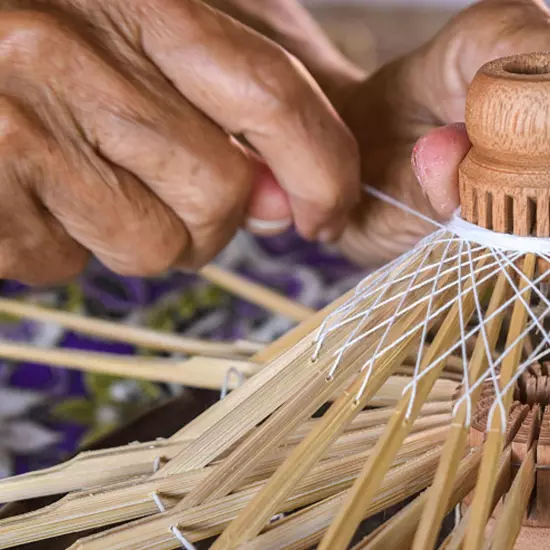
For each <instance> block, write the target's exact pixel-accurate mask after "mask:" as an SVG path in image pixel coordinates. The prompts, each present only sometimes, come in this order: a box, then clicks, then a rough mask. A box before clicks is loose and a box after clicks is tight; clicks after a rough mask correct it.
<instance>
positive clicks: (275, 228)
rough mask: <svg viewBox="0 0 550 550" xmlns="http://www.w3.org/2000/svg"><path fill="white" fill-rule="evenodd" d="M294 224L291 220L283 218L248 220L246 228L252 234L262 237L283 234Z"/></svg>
mask: <svg viewBox="0 0 550 550" xmlns="http://www.w3.org/2000/svg"><path fill="white" fill-rule="evenodd" d="M291 224H292V219H291V218H283V219H282V220H261V219H259V218H248V219H247V220H246V228H247V229H248V230H249V231H251V232H252V233H258V234H262V235H267V234H274V233H282V232H283V231H285V230H286V229H288V228H289V227H290V225H291Z"/></svg>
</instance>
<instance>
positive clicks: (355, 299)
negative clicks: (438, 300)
mask: <svg viewBox="0 0 550 550" xmlns="http://www.w3.org/2000/svg"><path fill="white" fill-rule="evenodd" d="M365 189H366V191H367V192H368V193H370V194H371V195H373V196H375V197H377V198H378V199H380V200H383V201H384V202H387V203H389V204H392V205H393V206H396V207H398V208H400V209H401V210H403V211H405V212H407V213H409V214H412V215H415V216H417V217H418V218H420V219H422V220H424V221H427V222H430V223H432V224H433V225H435V226H436V227H438V228H439V230H436V231H435V232H434V233H432V234H431V235H429V236H428V237H426V238H425V239H423V240H422V241H421V242H420V243H419V244H418V245H417V246H416V247H415V248H414V249H413V250H411V251H409V252H408V253H406V254H404V255H403V256H401V257H400V258H398V259H396V260H394V261H393V262H391V263H390V264H388V265H387V266H385V267H383V268H381V269H379V270H377V271H376V272H375V273H374V274H371V275H370V276H369V277H366V278H365V279H364V280H363V281H361V283H360V284H359V285H357V287H356V290H355V292H354V295H353V296H352V297H351V298H350V299H349V300H348V301H346V303H345V304H343V305H342V306H340V307H339V308H336V309H335V310H334V311H333V312H332V313H331V314H330V315H328V316H327V317H326V318H325V320H324V321H323V323H322V324H321V326H320V327H319V331H318V333H317V337H316V339H315V350H314V352H313V356H312V360H315V359H317V358H318V356H319V353H320V350H321V348H322V346H323V344H324V341H325V339H326V338H327V336H328V335H329V334H331V333H333V332H335V331H337V330H339V329H341V328H343V327H345V326H346V325H349V324H350V323H354V324H355V326H354V328H353V330H351V331H350V333H349V335H348V336H347V338H346V340H345V341H344V343H343V344H342V345H340V347H339V348H337V349H336V350H335V351H334V352H333V353H334V355H335V357H336V359H335V361H334V363H333V365H332V368H331V370H330V371H329V379H331V378H332V377H333V376H334V374H335V371H336V369H337V368H338V366H339V364H340V363H341V360H342V357H343V355H344V353H346V351H347V350H349V349H350V348H351V347H353V346H355V345H356V344H357V343H358V342H360V341H361V340H364V339H365V338H367V337H369V336H371V335H373V334H375V333H376V332H378V331H380V336H379V337H377V340H376V344H377V345H376V348H375V349H374V352H373V353H372V355H371V357H370V359H369V360H368V361H367V362H366V363H365V365H363V367H362V369H361V370H365V369H366V370H367V373H366V376H365V377H364V380H363V382H362V385H361V391H360V392H358V395H357V396H356V397H355V400H356V403H357V401H359V400H360V398H361V396H362V395H363V393H364V391H365V389H366V387H367V386H368V382H369V378H370V376H371V373H372V369H373V365H374V364H375V362H376V361H377V360H378V359H379V358H380V357H381V356H383V355H384V354H386V353H388V352H389V351H390V350H391V349H393V348H395V347H396V346H398V345H399V344H400V343H401V342H403V341H404V340H405V339H407V338H410V337H411V336H414V335H415V334H417V333H421V338H420V345H419V349H418V350H417V358H416V363H415V367H414V372H413V376H412V379H411V381H410V382H409V383H408V384H407V385H406V387H405V389H404V390H403V391H404V393H405V392H410V399H409V405H408V409H407V417H409V415H410V414H411V412H412V410H413V407H414V403H415V400H416V395H417V394H416V392H417V387H418V383H419V382H420V380H421V379H422V378H423V377H425V376H427V375H428V373H430V372H431V371H433V369H434V368H436V367H437V366H440V365H441V362H442V361H444V360H445V359H446V358H447V357H449V356H450V355H451V354H453V353H454V352H455V351H456V350H457V349H460V354H461V357H462V371H463V383H464V392H463V395H462V396H461V397H460V399H458V400H457V402H456V403H455V406H454V408H453V415H456V413H457V412H458V409H459V407H460V406H462V404H464V402H465V401H466V415H465V417H466V418H465V425H466V426H469V425H470V423H471V418H472V394H473V392H474V391H475V390H476V389H477V388H479V386H480V385H481V384H483V383H484V381H485V380H486V379H487V378H488V377H490V379H491V381H492V384H493V386H494V387H495V401H494V403H493V406H492V408H491V412H490V414H491V415H492V414H494V412H495V411H496V410H499V412H500V414H501V415H502V417H503V420H505V418H504V417H505V416H506V407H505V405H504V396H505V395H506V394H507V392H508V391H509V390H510V389H511V387H512V385H513V384H514V383H515V382H516V381H517V379H518V378H519V376H520V375H521V372H523V370H524V369H525V368H527V366H529V364H530V362H532V361H533V360H534V359H533V357H536V356H537V354H538V355H540V356H541V357H544V356H545V355H548V354H549V353H550V352H549V350H548V347H549V346H550V335H548V333H547V332H546V331H545V329H544V326H543V324H542V323H541V321H540V319H543V318H544V316H546V315H547V314H548V311H550V300H548V299H547V298H546V296H545V295H544V293H543V292H542V291H541V290H540V289H539V287H538V285H539V284H540V283H541V281H543V280H544V279H545V278H546V277H547V274H548V272H550V269H549V270H548V271H547V273H545V274H541V275H540V276H538V277H537V278H536V279H535V280H533V281H531V280H530V279H529V278H528V277H527V276H526V275H525V274H524V273H523V272H522V271H521V270H520V269H518V268H517V266H516V264H515V263H516V261H517V260H518V259H519V258H521V257H522V256H524V255H525V254H526V253H533V254H536V255H537V256H538V257H541V258H543V259H546V260H547V261H549V262H550V259H548V258H547V256H546V255H547V254H548V257H549V258H550V239H546V238H544V239H543V238H538V237H519V236H516V235H509V234H505V233H496V232H494V231H490V230H487V229H483V228H480V227H478V226H476V225H474V224H470V223H468V222H466V221H465V220H462V219H461V218H460V217H459V215H458V213H455V215H454V216H453V218H452V219H451V221H450V222H449V223H448V224H446V225H442V224H441V223H439V222H437V221H435V220H432V219H430V218H429V217H427V216H425V215H424V214H421V213H420V212H417V211H415V210H414V209H413V208H411V207H409V206H408V205H405V204H403V203H401V202H399V201H397V200H396V199H394V198H393V197H390V196H388V195H386V194H385V193H383V192H381V191H379V190H377V189H374V188H372V187H370V186H365ZM472 243H474V244H473V246H472ZM444 244H446V247H445V249H444V252H443V254H442V256H441V258H438V259H437V260H436V261H435V262H428V261H427V260H428V258H429V257H430V253H431V251H432V250H433V249H434V247H435V246H436V245H439V246H442V245H444ZM453 245H456V246H457V249H458V252H456V250H455V251H453V252H452V253H449V252H450V247H451V246H453ZM474 257H475V262H474ZM481 260H485V261H484V262H482V261H481ZM412 262H415V269H410V270H409V272H406V273H404V270H405V268H407V267H410V266H411V263H412ZM464 262H465V263H466V265H467V266H468V268H469V269H468V271H469V272H465V273H463V271H462V266H463V263H464ZM474 263H475V264H476V265H474ZM436 267H437V271H436V272H435V274H434V275H432V272H433V271H435V268H436ZM509 270H514V271H515V273H516V274H517V276H518V277H519V278H520V279H522V280H523V281H524V282H525V284H523V287H524V288H523V289H520V287H519V286H518V285H516V284H515V283H514V278H513V277H512V276H511V275H510V272H509ZM502 272H504V276H505V277H506V279H507V283H508V285H509V286H510V288H511V289H512V294H513V295H512V297H511V298H509V299H506V300H505V301H504V303H503V304H501V305H500V306H499V307H497V308H495V311H493V312H492V313H491V314H490V315H484V306H482V304H481V298H480V289H481V288H482V285H483V284H484V283H486V282H487V281H489V280H490V279H492V278H494V277H495V276H496V275H498V274H499V273H502ZM419 274H422V275H424V276H423V277H422V280H420V281H419V280H418V276H419ZM443 276H446V277H447V276H451V277H452V280H451V282H449V283H446V284H444V285H442V286H441V288H438V283H439V282H440V281H441V280H442V277H443ZM466 282H468V283H469V284H466ZM430 286H431V291H430V290H428V288H430ZM398 288H399V290H398ZM455 288H456V293H455V294H454V295H453V297H452V298H451V299H450V300H448V301H447V303H445V304H443V305H441V306H440V307H438V308H437V310H436V311H432V309H433V303H434V298H435V297H436V296H439V295H442V293H445V292H448V291H449V290H453V289H455ZM389 289H393V290H394V292H393V293H388V290H389ZM419 291H420V292H419ZM413 293H414V297H415V299H414V300H409V302H411V301H412V302H413V303H407V301H406V300H407V298H408V297H411V296H413ZM470 293H472V297H473V300H474V304H475V313H476V315H477V323H476V324H475V325H474V326H473V327H472V328H469V327H468V326H467V319H466V318H465V317H464V311H463V300H464V299H465V298H466V297H467V296H468V294H470ZM526 294H532V295H533V296H536V297H538V298H539V300H540V302H541V303H542V304H544V305H545V306H547V308H548V309H547V310H546V311H545V312H544V313H543V314H542V315H541V316H540V317H538V316H537V315H536V314H535V312H534V311H533V310H532V308H531V307H530V303H529V299H528V298H527V296H526ZM418 295H420V297H418ZM367 300H369V302H370V303H369V305H368V307H366V308H365V309H364V310H363V311H361V303H367ZM456 300H458V315H459V319H458V321H459V329H460V338H459V340H458V342H457V343H455V344H453V345H452V346H449V348H448V349H446V350H445V351H444V352H442V353H441V354H439V356H438V357H437V358H435V359H433V360H432V361H431V363H430V364H429V365H428V366H427V367H425V368H423V369H422V370H420V369H421V365H422V358H423V355H424V351H425V344H426V339H427V336H428V327H429V325H430V323H431V321H433V320H435V319H437V318H439V317H440V316H441V315H442V314H444V313H445V312H446V311H447V310H449V309H450V308H451V307H452V306H453V304H454V303H455V301H456ZM517 300H519V301H520V303H521V304H522V305H523V306H524V307H525V308H526V310H527V311H528V314H529V318H530V319H531V322H529V323H527V327H526V328H525V330H523V331H522V334H521V335H520V336H519V337H518V338H516V339H515V340H514V342H513V343H511V344H508V346H507V347H506V349H504V350H503V352H502V353H500V355H499V357H498V358H497V359H494V358H493V354H492V350H491V347H490V345H489V339H488V335H487V330H486V327H487V325H488V323H489V322H490V321H491V320H492V319H494V318H495V317H496V316H497V315H500V314H501V313H502V312H503V311H504V310H505V309H506V308H509V307H511V305H512V304H513V303H514V302H516V301H517ZM425 302H427V304H425V306H424V307H425V308H426V313H425V316H424V318H423V319H422V320H421V321H420V322H416V323H415V324H414V326H413V327H407V328H406V330H404V333H403V334H401V335H400V336H399V337H398V338H395V339H394V341H392V342H390V343H386V339H387V336H388V334H390V329H391V328H392V327H393V326H395V324H396V321H397V320H398V319H402V318H403V317H404V315H406V314H407V312H409V311H411V310H414V309H415V308H418V307H419V306H420V305H421V304H424V303H425ZM392 303H396V304H397V306H396V307H395V309H394V311H393V314H392V315H391V316H389V317H388V316H384V320H378V319H377V322H376V323H371V325H370V326H369V325H367V323H368V321H369V320H372V319H373V316H374V314H375V313H377V312H379V311H382V308H384V307H387V306H388V305H389V304H392ZM350 328H351V327H350ZM365 329H367V330H365ZM533 329H538V330H539V331H540V332H541V333H542V334H543V339H542V342H541V343H540V344H539V345H538V346H537V347H536V349H535V350H533V352H532V353H531V354H530V356H529V358H527V360H526V361H524V362H523V363H522V365H520V367H518V369H517V370H516V372H515V373H514V375H513V377H512V380H511V381H510V382H509V383H508V384H507V385H506V387H505V388H502V389H501V388H500V384H499V373H498V367H499V365H500V364H501V363H502V361H503V360H504V359H505V358H506V357H507V356H508V355H509V354H510V353H511V351H512V350H513V349H514V347H515V346H516V345H518V344H519V343H520V342H521V341H522V340H523V339H524V338H525V337H526V335H527V334H529V331H532V330H533ZM476 335H478V337H480V338H481V339H482V343H483V346H484V348H485V353H486V358H487V369H486V371H485V372H484V373H482V374H480V376H479V377H478V379H477V380H470V377H469V373H468V362H469V360H468V355H467V348H466V342H467V341H468V340H469V339H470V338H471V337H472V336H476ZM502 424H503V426H504V425H505V422H503V423H502Z"/></svg>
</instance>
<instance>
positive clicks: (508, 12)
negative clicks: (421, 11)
mask: <svg viewBox="0 0 550 550" xmlns="http://www.w3.org/2000/svg"><path fill="white" fill-rule="evenodd" d="M549 21H550V16H549V11H548V9H547V8H546V7H545V5H544V3H543V2H542V1H540V2H538V1H536V0H483V1H481V2H478V3H477V4H474V5H473V6H472V7H470V8H469V9H466V10H464V11H463V12H462V13H460V14H459V15H458V16H456V17H455V18H454V19H453V20H451V21H450V22H449V24H448V25H447V26H446V27H445V28H444V29H443V30H442V31H441V32H440V33H439V34H438V35H437V36H436V37H435V38H434V39H433V40H432V41H430V42H429V43H428V44H426V45H425V46H424V47H422V48H420V49H419V50H417V51H415V52H412V53H410V54H409V55H407V56H406V57H404V58H402V59H399V60H397V61H395V62H393V63H390V64H388V65H387V66H385V67H382V68H381V69H380V70H379V71H377V72H376V73H375V74H373V75H372V76H371V77H370V78H368V79H367V80H366V81H364V82H363V83H361V84H359V85H352V86H350V87H349V89H348V92H347V94H348V95H347V97H346V98H343V99H342V100H341V101H342V102H344V101H345V107H344V108H343V109H342V110H341V112H342V113H343V116H344V119H345V120H346V121H347V123H348V124H349V126H350V127H351V129H352V130H353V132H354V134H355V136H356V137H357V139H358V141H359V145H360V149H361V156H362V175H363V180H364V181H365V182H366V183H369V184H371V185H373V186H376V187H378V188H380V189H382V190H383V191H385V192H386V193H387V194H390V195H392V196H394V197H396V198H398V199H400V200H401V201H403V202H405V203H407V204H409V205H410V206H413V207H414V208H415V209H417V210H420V211H421V212H423V213H425V214H428V215H430V216H431V217H434V218H436V219H440V220H444V219H447V218H448V217H449V216H450V215H451V214H452V213H453V211H454V210H455V209H456V208H457V206H458V200H459V197H458V165H459V164H460V162H461V161H462V159H463V158H464V156H465V155H466V154H467V152H468V150H469V148H470V142H469V140H468V136H467V133H466V131H465V129H464V125H463V124H461V122H462V121H463V120H464V107H465V101H466V92H467V89H468V85H469V83H470V82H471V80H472V78H473V77H474V75H475V73H476V72H477V70H478V69H479V68H480V67H481V65H483V64H484V63H485V62H487V61H489V60H491V59H494V58H498V57H504V56H507V55H512V54H516V53H526V52H533V51H543V50H549V49H550V22H549ZM420 136H424V137H422V138H421V139H420V140H419V141H418V142H417V143H416V146H415V147H414V145H415V142H416V141H417V140H418V138H419V137H420ZM413 147H414V153H413V156H412V158H413V165H414V167H415V170H414V171H415V172H416V176H417V177H415V175H414V173H413V169H412V168H411V162H410V158H411V151H412V150H413ZM417 179H418V180H419V181H420V183H421V185H418V183H417ZM433 229H434V228H433V226H431V225H429V224H427V223H425V222H422V221H419V220H418V219H417V218H414V217H412V216H409V215H407V214H403V213H402V212H401V211H400V210H397V209H395V208H394V207H391V206H387V205H386V204H384V203H380V202H379V201H377V200H374V199H372V198H370V197H368V196H365V197H364V200H363V201H362V202H361V204H360V205H359V207H358V208H356V210H355V212H354V216H353V222H352V223H351V224H350V226H349V227H348V229H347V231H346V232H345V235H344V238H343V239H342V241H341V246H342V248H343V249H344V251H345V252H346V253H347V254H348V255H349V256H350V257H351V258H352V259H354V260H356V261H358V262H362V263H363V264H367V265H374V264H377V263H380V262H381V261H384V260H388V259H391V258H393V257H394V256H396V255H398V254H399V253H402V252H404V251H405V250H407V249H409V248H410V247H411V246H413V245H414V243H415V242H416V241H417V240H418V239H419V238H421V237H422V236H424V235H425V234H427V233H428V232H430V231H432V230H433Z"/></svg>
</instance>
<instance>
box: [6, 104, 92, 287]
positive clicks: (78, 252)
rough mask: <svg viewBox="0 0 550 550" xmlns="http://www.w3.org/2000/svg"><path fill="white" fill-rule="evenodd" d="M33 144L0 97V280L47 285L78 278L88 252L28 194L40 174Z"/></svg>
mask: <svg viewBox="0 0 550 550" xmlns="http://www.w3.org/2000/svg"><path fill="white" fill-rule="evenodd" d="M39 139H40V134H39V132H38V131H37V128H36V125H35V124H34V123H33V121H32V120H31V119H30V118H29V117H28V116H27V114H26V113H25V112H24V111H23V110H22V109H21V108H20V106H18V105H16V104H14V103H13V101H10V100H8V99H6V98H5V97H2V96H0V278H2V279H13V280H17V281H19V282H22V283H24V284H30V285H50V284H56V283H60V282H64V281H67V280H69V279H71V278H72V277H74V276H75V275H77V274H78V273H80V272H81V271H82V270H83V269H84V266H85V265H86V263H87V260H88V252H87V251H86V250H85V249H84V248H83V247H82V246H80V245H79V244H78V243H77V242H76V241H75V240H74V239H72V238H71V237H70V236H69V235H68V234H67V232H66V231H65V229H64V228H63V227H62V226H61V225H60V224H59V223H58V221H57V220H56V219H55V218H54V217H53V216H52V215H51V214H50V213H49V212H48V211H47V210H46V209H45V208H44V207H43V205H42V204H41V203H40V202H39V200H37V197H36V195H35V194H34V193H33V192H32V187H33V183H34V181H36V180H37V179H39V178H40V177H42V175H43V169H44V166H43V163H42V162H41V160H42V159H41V155H40V154H39V153H42V151H39V148H37V147H36V146H37V144H38V141H39Z"/></svg>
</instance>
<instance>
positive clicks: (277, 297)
mask: <svg viewBox="0 0 550 550" xmlns="http://www.w3.org/2000/svg"><path fill="white" fill-rule="evenodd" d="M199 273H200V274H201V275H202V276H203V277H204V278H205V279H206V280H208V281H210V282H211V283H214V284H215V285H218V286H219V287H221V288H223V289H224V290H227V291H228V292H230V293H231V294H235V295H236V296H239V297H241V298H243V299H245V300H247V301H249V302H251V303H253V304H256V305H259V306H261V307H263V308H265V309H267V310H269V311H273V312H274V313H278V314H280V315H283V316H284V317H288V318H289V319H292V320H293V321H298V322H300V321H305V320H306V319H308V318H309V317H311V316H312V315H313V314H314V313H315V310H314V309H311V308H309V307H307V306H304V305H302V304H298V303H296V302H294V301H292V300H289V299H288V298H286V297H285V296H282V295H281V294H278V293H277V292H274V291H273V290H269V289H267V288H265V287H263V286H261V285H259V284H257V283H254V282H252V281H249V280H247V279H245V278H244V277H241V276H240V275H237V274H235V273H230V272H229V271H225V270H224V269H222V268H220V267H218V266H216V265H214V264H210V265H207V266H205V267H203V268H202V269H201V270H200V272H199Z"/></svg>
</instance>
